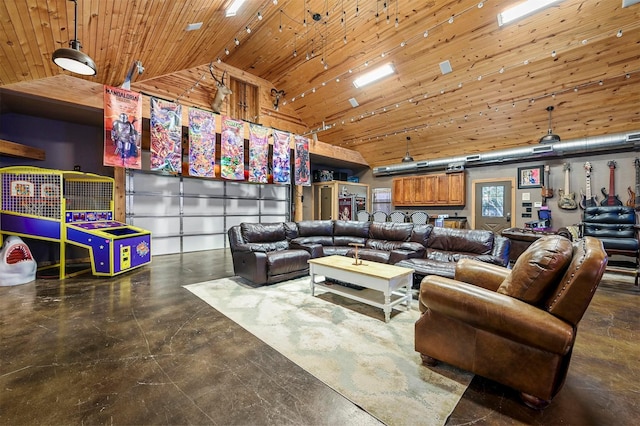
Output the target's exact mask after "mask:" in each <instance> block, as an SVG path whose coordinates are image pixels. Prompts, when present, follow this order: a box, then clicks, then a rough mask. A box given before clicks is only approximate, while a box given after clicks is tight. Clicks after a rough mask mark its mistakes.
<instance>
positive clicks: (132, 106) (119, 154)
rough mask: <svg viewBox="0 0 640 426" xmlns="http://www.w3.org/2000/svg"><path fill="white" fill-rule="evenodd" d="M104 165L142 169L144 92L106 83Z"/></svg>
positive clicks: (104, 99) (104, 98) (104, 97)
mask: <svg viewBox="0 0 640 426" xmlns="http://www.w3.org/2000/svg"><path fill="white" fill-rule="evenodd" d="M103 101H104V153H103V162H102V164H104V165H105V166H114V167H126V168H128V169H140V168H141V167H142V161H141V158H142V155H141V152H140V143H141V136H142V94H140V93H137V92H132V91H130V90H126V89H121V88H119V87H111V86H104V96H103Z"/></svg>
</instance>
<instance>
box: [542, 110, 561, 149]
mask: <svg viewBox="0 0 640 426" xmlns="http://www.w3.org/2000/svg"><path fill="white" fill-rule="evenodd" d="M547 111H549V133H547V134H546V135H544V136H543V137H541V138H540V143H554V142H560V136H558V135H555V134H554V133H553V131H552V130H551V111H553V106H548V107H547Z"/></svg>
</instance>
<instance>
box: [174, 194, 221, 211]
mask: <svg viewBox="0 0 640 426" xmlns="http://www.w3.org/2000/svg"><path fill="white" fill-rule="evenodd" d="M183 211H184V214H185V215H187V216H188V215H191V214H199V215H204V214H206V215H211V216H223V215H224V203H223V200H222V199H220V198H194V197H184V201H183Z"/></svg>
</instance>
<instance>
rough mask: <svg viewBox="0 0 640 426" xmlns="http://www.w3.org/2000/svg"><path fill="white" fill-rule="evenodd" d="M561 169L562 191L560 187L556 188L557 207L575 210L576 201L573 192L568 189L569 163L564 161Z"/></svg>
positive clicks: (576, 206)
mask: <svg viewBox="0 0 640 426" xmlns="http://www.w3.org/2000/svg"><path fill="white" fill-rule="evenodd" d="M562 169H563V170H564V191H563V190H562V189H559V190H558V194H559V195H560V199H559V200H558V207H560V208H561V209H563V210H575V209H577V208H578V203H577V202H576V194H575V192H571V191H570V190H569V171H570V170H571V167H570V166H569V163H564V164H563V166H562Z"/></svg>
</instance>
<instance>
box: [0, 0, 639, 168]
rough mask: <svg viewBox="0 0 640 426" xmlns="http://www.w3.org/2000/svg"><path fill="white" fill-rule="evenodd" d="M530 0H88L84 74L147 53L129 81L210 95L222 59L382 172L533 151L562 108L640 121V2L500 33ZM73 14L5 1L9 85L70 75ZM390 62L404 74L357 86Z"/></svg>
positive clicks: (574, 10)
mask: <svg viewBox="0 0 640 426" xmlns="http://www.w3.org/2000/svg"><path fill="white" fill-rule="evenodd" d="M520 2H521V1H508V0H486V1H479V0H443V1H433V0H431V1H408V0H391V1H380V0H378V1H376V0H345V1H342V0H280V1H278V2H274V1H273V0H261V1H258V0H247V2H246V3H245V5H244V6H242V8H241V9H240V11H239V12H238V14H237V15H236V16H235V17H225V8H226V7H227V6H228V5H229V4H230V3H231V1H230V0H184V1H169V0H165V1H161V0H115V1H101V0H78V9H79V19H78V39H79V40H80V41H81V43H82V51H83V52H84V53H86V54H88V55H89V56H91V57H92V58H93V60H94V61H95V62H96V64H97V67H98V74H97V76H95V77H83V78H85V79H87V80H90V81H94V82H98V83H104V84H108V85H114V86H117V85H120V84H121V83H122V82H123V80H124V76H125V75H126V74H127V71H128V70H129V68H130V67H131V64H132V63H133V61H135V60H140V61H142V64H143V66H144V68H145V71H144V73H143V75H141V76H137V77H135V79H134V83H133V84H132V88H133V89H134V90H135V89H136V88H137V89H138V90H143V89H149V88H150V87H160V86H165V87H170V88H171V90H172V91H173V96H174V98H178V97H181V98H182V99H187V98H189V97H190V96H192V93H194V92H198V91H209V92H210V91H212V90H213V91H215V90H214V89H213V87H214V86H213V82H212V80H211V79H206V78H205V79H204V80H202V81H200V79H201V77H202V76H203V75H206V74H207V68H208V64H209V63H210V62H211V61H216V60H217V59H218V58H219V59H220V61H221V64H220V65H219V67H224V64H228V65H230V66H232V67H235V68H237V69H240V70H242V71H244V72H245V73H248V74H251V75H254V76H257V77H259V78H261V79H264V80H266V81H268V82H269V83H270V84H272V85H273V87H274V88H276V89H277V90H284V91H285V93H286V95H285V96H284V98H283V100H281V106H282V107H281V109H282V110H286V111H290V112H291V113H292V114H294V115H296V116H297V117H296V118H297V119H299V120H301V122H302V123H303V124H304V125H303V128H304V129H305V132H316V133H317V135H318V138H319V140H321V141H322V142H326V143H329V144H332V145H336V146H341V147H345V148H349V149H353V150H357V151H359V152H361V153H362V155H363V156H364V158H365V159H366V160H367V161H368V163H369V164H370V165H371V166H372V167H373V166H380V165H387V164H394V163H399V162H400V159H401V158H402V157H403V156H404V154H405V151H406V145H407V137H410V138H411V139H410V142H409V151H410V154H411V155H412V156H413V158H414V159H415V160H422V159H436V158H442V157H449V156H455V155H460V154H463V153H464V154H470V153H477V152H486V151H491V150H495V149H504V148H511V147H517V146H522V145H526V144H537V143H538V140H539V138H540V137H541V136H543V135H544V134H546V133H547V130H548V127H549V126H548V113H547V111H546V108H547V106H551V105H552V106H554V107H555V110H554V111H553V113H552V118H553V121H552V128H553V132H554V133H557V134H559V135H560V136H561V137H562V139H563V140H569V139H575V138H581V137H587V136H594V135H601V134H607V133H617V132H625V131H630V130H638V129H640V108H639V106H640V102H639V101H640V4H635V5H631V6H629V7H626V8H623V7H622V0H603V1H596V0H593V1H584V0H582V1H581V0H564V1H561V2H558V3H556V4H554V5H552V6H550V7H548V8H546V9H544V10H543V11H541V12H538V13H537V14H535V15H532V16H529V17H526V18H523V19H520V20H519V21H517V22H515V23H512V24H509V25H506V26H503V27H499V26H498V21H497V19H496V15H497V14H498V13H499V12H500V11H502V10H504V9H505V8H507V7H509V6H512V5H514V4H517V3H520ZM274 3H277V4H274ZM73 10H74V3H73V2H72V1H67V0H48V1H42V0H15V1H5V2H1V4H0V41H1V43H0V85H7V84H10V83H16V82H22V81H29V80H33V79H40V78H44V77H49V76H53V75H57V74H60V73H66V71H63V70H61V69H60V68H58V67H57V66H56V65H55V64H53V63H52V61H51V56H52V54H53V52H54V51H55V50H56V49H57V48H60V47H68V42H69V40H71V39H73V33H74V19H73V18H74V16H73ZM259 15H260V16H259ZM387 16H388V19H387ZM260 18H261V19H260ZM396 21H397V25H396ZM197 22H202V23H203V24H202V28H201V29H200V30H196V31H189V32H188V31H186V27H187V25H188V24H190V23H197ZM247 29H249V30H250V32H248V31H247ZM235 39H238V42H239V44H236V43H235ZM225 49H228V51H229V54H226V53H225ZM307 56H308V57H309V59H307ZM444 61H449V64H450V65H451V68H452V72H451V73H448V74H443V73H442V72H441V67H440V63H441V62H444ZM386 62H390V63H392V64H393V66H394V67H395V69H396V74H394V75H393V76H391V77H388V78H386V79H385V80H383V81H381V82H378V83H374V84H372V85H369V86H366V87H365V88H361V89H356V88H355V87H354V86H353V84H352V82H353V80H354V78H355V76H357V75H358V74H359V73H361V72H363V71H364V70H367V69H371V68H373V67H375V66H378V65H381V64H383V63H386ZM207 96H208V94H207ZM192 97H194V98H195V96H192ZM350 98H354V99H355V100H356V101H357V102H358V104H359V106H356V107H352V105H351V104H350V102H349V99H350ZM263 101H264V99H263ZM268 101H269V99H268V98H267V101H265V103H268ZM196 103H197V102H196ZM268 108H271V106H270V105H266V106H262V109H261V110H262V111H265V110H268ZM256 121H259V122H261V121H262V120H261V118H260V117H258V118H257V120H256Z"/></svg>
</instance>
